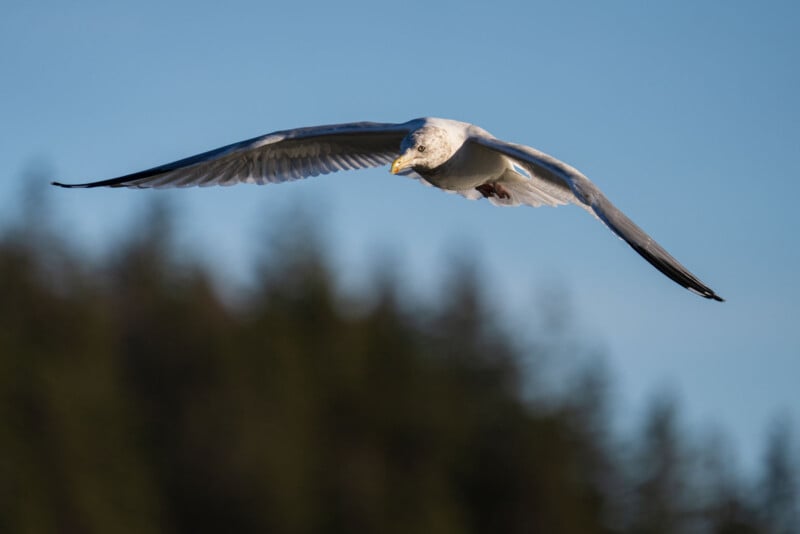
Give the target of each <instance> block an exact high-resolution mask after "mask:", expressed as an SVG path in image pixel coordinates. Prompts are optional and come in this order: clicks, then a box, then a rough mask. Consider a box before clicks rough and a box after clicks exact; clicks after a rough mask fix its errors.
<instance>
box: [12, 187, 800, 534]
mask: <svg viewBox="0 0 800 534" xmlns="http://www.w3.org/2000/svg"><path fill="white" fill-rule="evenodd" d="M36 202H38V201H32V204H35V203H36ZM25 213H26V214H25V215H23V216H22V218H21V219H20V220H18V221H17V222H16V223H15V224H12V225H10V226H9V227H8V228H7V229H6V230H5V231H4V232H3V234H2V237H0V399H1V400H2V401H1V402H0V532H14V533H23V532H24V533H36V532H67V533H95V532H97V533H109V532H114V533H126V532H185V533H192V534H195V533H203V532H215V533H217V532H263V533H284V532H285V533H306V532H347V533H354V532H379V533H392V532H396V533H403V534H408V533H412V532H426V533H427V532H429V533H456V532H458V533H461V532H466V533H530V532H541V533H552V534H559V533H592V532H604V533H612V532H614V533H673V532H675V533H682V532H714V533H749V532H769V533H797V532H800V530H799V525H800V522H798V506H797V498H798V478H797V466H796V465H795V461H796V460H795V458H796V456H795V454H796V452H797V451H796V450H795V449H796V446H795V445H794V441H793V440H792V438H791V432H790V429H788V428H787V426H786V425H776V427H775V430H774V432H773V433H772V434H771V435H770V436H768V438H767V439H766V441H765V442H766V452H765V455H764V459H763V466H762V468H761V472H760V473H758V474H757V476H754V477H747V476H744V475H743V474H742V473H740V472H739V471H738V468H737V467H736V466H735V465H734V464H733V463H732V461H731V458H730V452H729V447H728V446H727V445H726V440H725V438H724V436H723V435H722V434H719V433H717V434H714V435H712V436H711V437H710V438H707V439H697V438H693V437H691V436H690V433H687V432H686V430H685V429H684V428H683V426H682V423H681V422H680V417H679V413H678V410H677V407H676V403H675V402H674V400H673V399H672V398H670V397H669V396H661V397H656V399H655V400H654V402H653V403H652V405H651V406H650V408H649V410H648V415H647V416H646V417H645V418H644V421H643V423H642V424H641V425H640V428H639V430H638V433H636V435H633V436H620V435H618V433H617V432H616V431H615V430H614V428H613V427H612V424H611V421H610V417H609V413H608V411H609V406H608V405H609V402H608V398H609V391H608V385H607V384H608V381H607V376H606V375H605V374H604V373H603V371H602V368H601V367H600V366H591V365H590V366H587V367H586V368H585V369H584V370H583V371H582V372H580V373H577V375H576V377H575V380H572V381H569V382H568V383H569V384H572V385H570V386H566V387H563V388H560V389H559V392H558V393H548V394H537V392H536V391H531V389H535V388H536V380H535V379H532V378H531V376H530V374H531V373H535V372H536V368H537V365H539V364H537V365H530V362H539V363H540V364H541V362H546V360H547V354H546V352H547V349H546V347H547V344H546V343H543V344H541V345H538V344H536V343H533V344H531V346H526V345H525V344H521V343H517V342H516V338H515V336H514V335H513V333H512V332H508V331H504V329H503V327H502V326H501V325H500V324H498V322H497V321H496V320H495V319H494V314H493V313H492V312H491V309H490V307H489V306H488V305H487V303H486V302H485V301H484V300H483V298H482V297H481V293H480V291H478V290H477V289H476V287H477V285H476V273H475V272H474V270H472V269H471V268H470V267H469V265H468V263H465V264H463V265H455V266H453V269H452V270H451V274H452V276H450V277H449V279H448V280H447V281H446V282H444V283H443V285H444V286H445V287H443V288H442V291H441V295H442V298H441V299H440V303H439V304H438V305H436V306H432V305H430V303H421V302H413V300H414V299H413V298H410V299H409V298H402V299H401V298H398V295H399V294H400V292H401V291H402V287H400V286H399V284H397V283H395V282H393V281H392V280H391V279H390V278H391V277H385V278H381V277H380V276H378V277H376V283H375V284H373V285H374V287H375V289H374V291H373V292H371V293H370V294H369V295H362V296H361V298H360V299H355V300H356V301H357V302H354V300H353V299H352V298H350V299H346V298H343V297H342V296H341V295H342V291H341V288H340V287H339V285H338V282H337V278H336V277H335V276H334V274H333V272H332V269H331V267H330V265H329V263H328V262H327V261H326V259H325V254H324V253H323V251H322V249H321V247H319V246H318V244H317V241H316V240H315V236H314V235H313V232H311V231H309V230H308V228H310V226H311V225H306V226H305V227H304V226H303V225H297V224H296V222H294V223H293V224H292V232H284V233H283V237H281V238H279V239H277V241H275V242H273V244H272V246H271V248H270V250H269V253H268V254H266V255H265V258H264V260H263V262H262V263H261V265H260V266H259V267H258V273H259V274H258V277H257V278H258V282H257V284H256V286H255V287H252V288H250V290H249V291H248V295H247V298H245V299H240V301H239V302H237V303H236V304H229V303H226V302H227V300H226V299H223V298H221V297H220V295H219V293H218V291H217V289H216V288H215V287H214V284H212V283H211V281H210V278H209V276H208V275H207V273H206V272H205V271H204V270H203V269H202V268H201V267H200V265H199V263H198V262H197V261H195V260H192V259H191V258H189V259H187V258H176V257H175V255H174V254H173V253H172V252H171V250H173V247H172V237H171V232H170V225H169V216H168V214H167V212H166V211H165V210H164V209H163V208H157V209H154V210H153V211H152V212H151V213H149V214H148V215H147V216H146V217H144V218H143V219H144V220H143V221H142V224H140V225H137V229H136V231H135V233H134V232H132V233H131V236H130V237H129V238H128V239H127V241H126V242H125V244H124V245H122V246H120V247H119V249H118V250H116V251H115V252H114V253H113V254H111V255H110V256H109V257H108V258H106V259H105V260H102V261H90V260H87V259H85V255H83V254H81V253H80V252H78V251H76V250H74V249H73V248H71V247H70V246H68V245H66V242H65V240H64V238H63V237H62V236H61V235H60V234H59V232H57V231H55V230H53V229H52V228H48V227H47V225H46V224H43V223H42V222H41V221H40V220H39V219H38V217H39V215H38V214H40V213H41V210H37V209H36V207H35V206H33V205H30V206H28V209H26V210H25ZM279 223H280V221H276V224H279ZM287 224H288V222H287ZM303 228H306V229H305V230H303ZM288 234H291V235H288ZM537 313H541V314H545V313H547V310H531V315H532V316H534V315H536V314H537ZM523 368H524V370H525V371H524V372H523Z"/></svg>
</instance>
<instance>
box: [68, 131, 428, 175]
mask: <svg viewBox="0 0 800 534" xmlns="http://www.w3.org/2000/svg"><path fill="white" fill-rule="evenodd" d="M418 122H419V121H409V122H407V123H403V124H388V123H374V122H354V123H346V124H333V125H328V126H312V127H309V128H297V129H294V130H284V131H279V132H273V133H270V134H266V135H262V136H259V137H255V138H253V139H248V140H246V141H241V142H239V143H234V144H231V145H227V146H224V147H221V148H217V149H215V150H210V151H208V152H204V153H202V154H197V155H195V156H191V157H188V158H185V159H181V160H178V161H174V162H172V163H167V164H166V165H160V166H158V167H153V168H151V169H147V170H144V171H140V172H135V173H132V174H127V175H125V176H120V177H118V178H111V179H109V180H101V181H98V182H88V183H83V184H64V183H60V182H53V183H54V185H59V186H61V187H136V188H145V187H190V186H202V187H207V186H212V185H233V184H237V183H254V184H267V183H277V182H286V181H290V180H298V179H301V178H306V177H308V176H317V175H320V174H328V173H332V172H337V171H344V170H351V169H364V168H368V167H379V166H381V165H386V164H388V163H391V161H392V159H393V158H394V157H396V156H397V154H398V152H399V149H400V142H401V141H402V139H403V137H405V136H406V135H407V134H408V132H409V131H411V130H412V129H413V128H415V127H417V125H418V124H417V123H418Z"/></svg>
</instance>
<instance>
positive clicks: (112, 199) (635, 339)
mask: <svg viewBox="0 0 800 534" xmlns="http://www.w3.org/2000/svg"><path fill="white" fill-rule="evenodd" d="M797 6H798V4H797V3H796V2H767V3H748V4H747V5H745V3H744V2H722V1H720V2H688V1H686V2H660V3H655V2H647V3H644V2H595V1H585V2H559V3H556V2H547V3H541V4H537V3H534V2H518V3H509V2H493V3H491V5H489V3H480V4H478V3H475V4H470V3H467V2H446V3H435V2H404V3H386V4H381V3H378V2H371V1H370V2H363V3H352V2H346V1H343V2H319V3H313V4H312V3H302V2H281V3H273V2H236V1H231V2H226V3H219V2H206V1H193V2H169V3H167V2H154V1H137V2H130V3H128V5H121V4H120V3H117V2H100V1H84V2H77V3H73V2H22V1H18V0H10V1H7V2H5V3H4V7H3V14H2V17H0V77H2V78H1V79H2V83H0V169H2V180H0V211H1V212H4V213H6V214H8V213H10V212H12V211H13V210H14V209H15V206H13V205H11V203H12V202H13V201H14V200H16V199H17V197H16V195H15V191H17V190H18V189H19V180H18V177H19V175H20V174H22V172H23V171H24V170H25V169H26V168H27V167H28V166H29V164H30V162H32V161H37V160H42V159H43V160H46V161H48V162H49V163H50V166H51V167H52V168H53V169H54V170H55V172H56V173H57V176H58V178H59V179H62V180H64V181H85V180H95V179H102V178H108V177H111V176H115V175H119V174H124V173H128V172H132V171H135V170H140V169H141V168H145V167H150V166H153V165H156V164H160V163H164V162H167V161H171V160H174V159H177V158H179V157H184V156H187V155H191V154H193V153H196V152H200V151H203V150H207V149H211V148H214V147H216V146H219V145H222V144H227V143H230V142H234V141H238V140H241V139H245V138H248V137H252V136H255V135H258V134H262V133H266V132H269V131H272V130H277V129H283V128H291V127H295V126H305V125H313V124H322V123H333V122H346V121H354V120H374V121H391V122H400V121H405V120H408V119H410V118H413V117H418V116H424V115H435V116H442V117H449V118H454V119H460V120H465V121H469V122H474V123H477V124H479V125H481V126H483V127H484V128H486V129H488V130H489V131H490V132H492V133H494V134H495V135H497V136H500V137H503V138H505V139H508V140H511V141H516V142H521V143H525V144H529V145H532V146H535V147H537V148H539V149H541V150H544V151H546V152H549V153H551V154H552V155H554V156H556V157H560V158H562V159H564V160H565V161H567V162H568V163H570V164H572V165H574V166H576V167H577V168H579V169H581V170H582V171H583V172H584V173H585V174H587V175H588V176H589V177H590V178H591V179H592V180H594V181H595V182H596V183H597V184H598V185H599V186H600V187H601V188H602V189H603V190H604V191H605V193H606V194H607V195H608V196H609V197H610V198H611V199H612V201H614V202H615V203H616V204H617V205H618V206H619V207H620V208H621V209H623V210H624V211H625V212H626V213H627V214H628V215H629V216H630V217H631V218H633V219H634V220H635V221H637V222H638V223H639V224H640V225H641V226H642V227H643V228H645V229H646V230H647V231H648V232H650V233H651V235H653V236H654V237H655V238H656V239H657V240H659V241H660V242H661V243H662V244H663V245H664V246H665V247H666V248H667V249H668V250H669V251H671V252H672V254H673V255H675V256H676V257H677V258H678V259H679V260H681V261H682V262H683V263H685V264H686V265H687V266H688V267H689V268H690V269H691V270H692V271H694V272H695V273H696V274H697V275H699V276H700V278H702V279H703V280H704V281H705V282H706V283H708V284H709V285H710V286H711V287H713V288H714V289H715V290H716V291H717V292H718V293H719V294H720V295H722V296H724V297H725V298H727V299H728V302H726V303H724V304H719V303H715V302H709V301H706V300H704V299H701V298H698V297H696V296H694V295H692V294H691V293H689V292H687V291H685V290H683V289H681V288H679V287H678V286H677V285H675V284H673V283H672V282H671V281H669V280H668V279H666V278H665V277H663V276H662V275H661V274H660V273H658V272H657V271H655V270H654V269H652V268H651V267H650V266H649V265H648V264H647V263H646V262H644V261H643V260H642V259H641V258H639V257H638V256H637V255H636V254H635V253H634V252H633V251H631V250H630V249H629V248H627V247H626V246H625V245H624V244H623V243H622V242H621V241H619V240H617V239H616V238H614V237H613V236H612V235H611V233H610V232H609V231H608V230H607V229H605V228H604V227H602V225H600V224H598V223H597V222H596V221H594V220H593V219H592V218H591V217H589V216H587V215H586V213H584V212H583V211H582V210H580V209H577V208H575V207H565V208H558V209H545V208H541V209H537V210H534V209H529V208H515V209H501V208H495V207H492V206H489V205H488V204H487V203H486V202H469V201H466V200H463V199H461V198H460V197H456V196H453V195H447V194H444V193H441V192H439V191H435V190H433V189H430V188H425V187H422V186H420V185H419V184H417V183H415V182H413V181H411V180H407V179H403V178H400V177H395V176H391V175H389V174H388V172H386V169H378V170H374V171H363V172H358V173H350V174H347V175H344V174H342V175H330V176H326V177H320V178H316V179H311V180H306V181H303V182H299V183H293V184H285V185H281V186H275V187H263V188H258V187H254V186H240V187H234V188H216V189H200V190H178V191H132V190H91V191H66V190H63V191H62V190H55V189H54V190H52V191H50V192H49V197H48V200H49V203H48V204H47V206H48V207H47V209H50V210H53V213H54V216H55V217H56V218H57V220H58V221H60V222H61V223H62V224H64V225H65V226H66V227H68V228H70V229H71V230H72V232H73V234H74V235H75V236H76V239H78V240H79V241H82V242H83V243H85V244H86V246H87V247H89V248H90V249H97V250H107V249H108V247H113V243H114V240H115V239H116V238H117V237H118V236H120V235H122V234H124V233H125V231H126V229H128V228H129V226H130V224H131V222H132V221H134V220H135V217H136V214H137V213H138V212H139V210H141V209H142V208H143V207H145V206H147V205H148V204H149V203H150V202H151V201H152V199H153V198H155V197H163V198H168V199H170V201H172V202H173V203H174V204H176V205H177V206H178V207H179V208H180V212H179V218H178V220H179V223H180V228H181V231H182V232H184V235H185V236H186V237H185V240H186V243H187V246H189V247H191V248H192V249H193V250H196V251H198V252H199V253H200V254H201V255H202V256H203V257H204V258H205V259H206V260H207V261H208V262H209V263H210V264H211V265H212V266H213V267H214V269H215V270H216V271H217V272H221V273H227V274H233V275H236V276H238V275H243V274H244V273H245V272H246V268H245V266H246V265H248V263H249V259H250V258H252V257H253V255H254V253H257V252H258V251H259V250H260V247H261V244H260V240H261V239H262V238H263V236H262V234H260V233H259V230H258V226H259V225H264V226H267V225H274V224H277V222H278V221H281V219H280V218H276V217H275V215H274V214H275V213H283V212H285V210H286V209H288V207H290V206H297V205H300V206H303V207H305V208H306V209H308V210H310V211H318V212H319V217H318V221H320V222H322V223H324V228H323V229H322V231H323V232H324V235H325V236H327V237H328V238H329V240H330V241H329V243H330V250H331V251H332V253H333V254H334V258H335V261H336V265H337V266H339V267H340V268H341V270H342V273H343V276H344V278H345V280H346V281H348V283H351V284H356V285H357V284H358V280H359V279H360V278H361V276H362V275H363V274H364V273H366V272H369V270H370V269H371V267H372V262H371V253H370V250H371V249H373V248H375V247H376V246H378V247H379V248H381V249H383V250H390V251H393V252H394V254H395V256H396V257H397V258H399V259H400V260H401V267H400V271H401V272H402V273H404V276H405V278H406V279H407V280H409V283H410V284H411V286H412V289H413V290H414V291H416V292H419V293H421V294H424V293H425V292H426V290H428V289H430V288H431V287H434V286H435V285H436V284H437V282H438V281H439V280H441V279H442V278H443V277H445V276H446V275H447V262H446V260H447V258H448V256H449V253H450V251H452V250H453V249H454V248H455V245H452V243H458V244H460V245H461V246H467V247H468V248H469V250H470V251H471V252H472V253H474V254H475V255H477V256H479V258H480V260H481V263H482V265H483V266H484V268H485V269H486V272H487V276H486V278H485V280H486V284H487V289H490V292H491V293H492V295H493V296H494V297H495V298H496V299H497V301H498V302H501V303H502V307H503V308H504V309H505V310H507V312H509V313H512V312H513V313H514V314H515V322H517V323H518V324H517V325H515V328H516V329H518V331H524V330H525V328H526V324H527V322H528V321H529V320H533V319H531V318H530V317H529V315H532V314H535V312H536V311H537V310H538V308H536V307H535V306H534V305H533V304H532V303H533V302H535V301H536V294H537V291H538V289H539V288H541V287H543V286H547V285H549V284H553V283H554V284H556V285H560V286H563V287H566V288H568V294H569V296H570V302H569V306H570V308H571V309H572V310H573V311H574V312H575V314H576V317H577V321H578V323H579V326H578V328H577V329H576V330H579V331H582V332H585V333H586V334H588V336H589V337H593V338H594V339H597V340H599V342H600V344H601V347H602V348H603V350H605V351H607V353H608V358H609V361H610V367H611V369H612V372H613V375H614V378H615V382H616V387H617V389H618V391H619V392H620V398H619V399H618V403H619V405H620V407H621V408H620V413H622V414H627V415H624V417H628V416H635V415H637V414H638V413H639V412H640V408H641V407H642V406H643V404H644V403H645V401H646V400H647V399H648V397H649V395H650V394H651V393H652V392H653V391H654V390H656V389H658V388H661V387H664V386H667V387H669V388H671V389H672V390H673V391H675V392H676V393H677V394H678V395H679V397H680V399H681V407H682V408H683V409H684V411H685V414H686V415H687V418H688V423H689V424H690V425H691V426H692V427H694V428H695V429H698V428H705V427H708V426H719V427H722V428H724V429H725V430H726V431H727V432H728V433H729V434H731V435H732V436H733V437H734V438H735V439H736V444H737V447H738V453H739V458H740V460H741V461H742V462H744V463H750V462H751V461H754V460H755V459H756V457H757V456H758V454H759V451H760V449H761V440H762V437H763V434H764V430H765V429H766V428H767V427H768V425H769V424H770V422H771V421H772V419H773V416H774V415H775V414H776V413H784V414H787V413H788V414H790V417H792V418H793V421H794V424H795V426H796V427H797V426H798V425H800V387H798V383H800V304H799V303H800V284H799V283H798V280H797V277H798V273H800V247H799V246H798V245H800V242H799V240H798V237H797V230H798V228H800V217H798V215H797V212H796V210H795V205H796V203H797V199H798V197H800V158H799V157H798V156H800V97H799V96H798V95H800V68H798V58H800V33H798V31H797V28H798V26H799V25H800V13H799V12H798V7H797ZM282 222H283V223H284V224H285V223H286V220H285V219H283V221H282ZM287 226H288V225H287ZM282 231H284V232H291V231H292V228H291V227H290V226H289V227H287V228H285V229H284V230H282Z"/></svg>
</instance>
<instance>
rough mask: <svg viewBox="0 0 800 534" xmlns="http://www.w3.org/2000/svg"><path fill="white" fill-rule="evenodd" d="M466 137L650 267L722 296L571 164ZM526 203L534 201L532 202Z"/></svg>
mask: <svg viewBox="0 0 800 534" xmlns="http://www.w3.org/2000/svg"><path fill="white" fill-rule="evenodd" d="M470 140H471V141H472V142H475V143H478V144H480V145H483V146H485V147H488V148H491V149H494V150H496V151H498V152H500V153H502V154H504V155H506V156H508V157H510V158H512V159H513V160H514V162H515V163H516V164H518V165H520V166H522V167H523V168H525V169H526V170H527V171H529V172H530V173H531V178H532V180H531V187H534V188H537V189H541V191H542V192H543V193H545V194H546V195H549V196H551V197H553V198H555V199H558V200H563V201H568V202H573V203H575V204H577V205H579V206H581V207H582V208H584V209H586V210H587V211H589V212H590V213H592V214H594V215H595V216H596V217H597V218H598V219H600V220H601V221H602V222H603V223H605V225H606V226H608V227H609V228H610V229H611V231H612V232H614V233H615V234H616V235H617V236H619V237H620V238H622V239H623V240H624V241H625V242H626V243H628V245H630V246H631V248H633V250H635V251H636V252H637V253H639V255H640V256H642V257H643V258H644V259H646V260H647V261H648V262H650V264H651V265H653V267H655V268H656V269H658V270H659V271H661V272H662V273H664V274H665V275H666V276H668V277H669V278H670V279H672V280H673V281H675V282H676V283H678V284H680V285H681V286H683V287H685V288H686V289H688V290H689V291H692V292H693V293H696V294H698V295H700V296H702V297H705V298H707V299H713V300H717V301H722V300H723V299H722V298H721V297H720V296H719V295H717V294H716V293H715V292H714V291H713V290H712V289H711V288H709V287H708V286H706V285H705V284H703V283H702V282H701V281H700V280H699V279H698V278H697V277H696V276H695V275H693V274H692V273H691V272H689V270H688V269H686V267H684V266H683V265H681V263H680V262H679V261H678V260H676V259H675V258H673V257H672V255H670V254H669V253H668V252H667V251H666V250H664V248H663V247H662V246H661V245H659V244H658V243H656V242H655V240H653V238H652V237H650V236H649V235H648V234H647V233H646V232H645V231H644V230H642V229H641V228H639V226H638V225H636V223H634V222H633V221H632V220H630V219H629V218H628V216H626V215H625V214H624V213H622V212H621V211H620V210H619V209H618V208H617V207H616V206H614V204H612V203H611V201H610V200H608V198H606V196H605V195H604V194H603V192H602V191H600V189H599V188H598V187H597V186H596V185H594V183H592V182H591V181H590V180H589V179H588V178H587V177H586V176H584V175H583V174H582V173H581V172H580V171H578V170H577V169H575V168H574V167H571V166H569V165H567V164H566V163H564V162H562V161H559V160H557V159H556V158H554V157H552V156H549V155H547V154H545V153H543V152H540V151H538V150H536V149H534V148H531V147H528V146H525V145H518V144H513V143H507V142H505V141H501V140H500V139H496V138H493V137H485V136H477V137H473V138H470ZM528 203H530V204H531V205H538V203H534V202H528ZM539 203H541V201H539Z"/></svg>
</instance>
